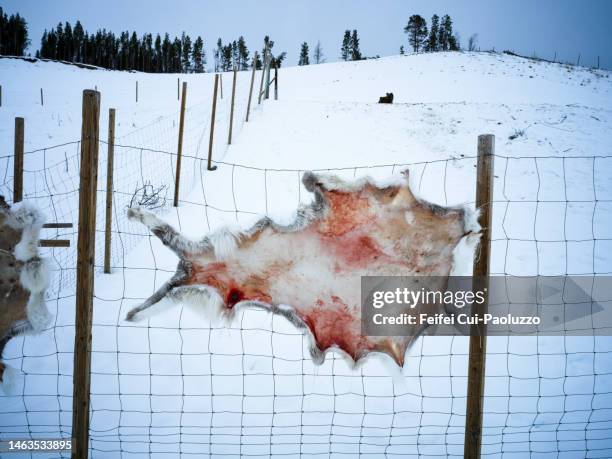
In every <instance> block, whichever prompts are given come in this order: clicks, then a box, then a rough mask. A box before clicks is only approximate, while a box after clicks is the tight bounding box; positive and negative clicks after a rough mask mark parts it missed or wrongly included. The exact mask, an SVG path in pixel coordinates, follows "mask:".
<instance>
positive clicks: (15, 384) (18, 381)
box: [0, 364, 23, 395]
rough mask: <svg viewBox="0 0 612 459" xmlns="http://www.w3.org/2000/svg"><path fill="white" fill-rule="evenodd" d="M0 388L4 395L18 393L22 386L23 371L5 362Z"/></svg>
mask: <svg viewBox="0 0 612 459" xmlns="http://www.w3.org/2000/svg"><path fill="white" fill-rule="evenodd" d="M0 388H1V389H2V392H3V393H4V395H18V394H19V393H20V392H21V389H22V388H23V373H21V371H19V370H18V369H17V368H14V367H11V366H10V365H6V364H5V365H4V372H3V373H2V384H0Z"/></svg>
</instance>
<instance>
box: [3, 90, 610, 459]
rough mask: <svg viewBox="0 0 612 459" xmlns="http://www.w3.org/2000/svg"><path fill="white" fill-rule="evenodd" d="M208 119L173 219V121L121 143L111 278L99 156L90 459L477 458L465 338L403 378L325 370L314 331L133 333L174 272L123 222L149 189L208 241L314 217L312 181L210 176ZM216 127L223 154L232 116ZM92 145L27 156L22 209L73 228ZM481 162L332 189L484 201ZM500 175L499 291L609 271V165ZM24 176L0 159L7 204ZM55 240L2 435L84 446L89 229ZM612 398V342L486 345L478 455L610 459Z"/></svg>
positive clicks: (425, 343)
mask: <svg viewBox="0 0 612 459" xmlns="http://www.w3.org/2000/svg"><path fill="white" fill-rule="evenodd" d="M239 87H240V86H239ZM227 99H229V98H228V97H226V98H225V99H224V100H227ZM208 110H209V107H207V106H204V105H202V106H201V107H199V106H194V107H191V109H190V110H189V112H188V113H189V114H190V115H189V116H190V117H191V119H193V120H196V119H197V120H200V121H199V122H198V123H195V122H194V123H192V124H191V125H192V126H194V127H193V129H192V130H191V131H189V133H188V134H187V135H186V138H187V139H189V140H188V141H187V143H186V149H185V150H184V151H185V154H184V155H183V175H182V176H183V179H182V191H181V199H180V206H179V207H178V208H174V207H171V206H170V199H171V197H172V189H173V184H174V171H175V167H176V152H175V145H176V140H177V139H176V126H175V125H174V123H175V122H176V120H177V119H178V116H177V115H175V114H173V115H170V116H168V117H167V118H164V119H161V120H158V122H157V123H155V124H153V125H151V126H147V127H144V128H141V129H139V130H138V131H135V132H133V133H131V134H128V135H125V136H124V137H122V138H118V139H117V144H116V145H115V181H114V187H113V227H112V240H113V243H112V257H111V266H112V273H111V274H109V275H103V274H101V271H102V265H103V263H102V255H103V239H104V205H103V204H104V199H105V192H106V190H104V189H103V187H102V186H101V184H104V183H105V180H104V171H105V161H106V159H105V153H106V150H107V144H106V142H104V141H101V142H100V165H99V179H98V184H99V185H98V188H99V190H98V208H97V224H98V234H97V238H96V249H97V251H96V261H95V265H96V268H97V269H98V272H99V275H98V276H97V277H96V286H95V298H94V320H93V348H92V369H91V373H92V386H91V427H90V450H91V454H92V457H104V458H106V457H124V456H126V457H133V456H142V457H176V456H177V455H186V456H187V455H189V456H192V455H207V456H215V457H216V456H237V455H243V456H262V457H268V456H291V455H297V454H301V455H305V456H327V457H330V456H334V457H341V456H349V457H350V456H354V455H357V454H364V455H369V454H372V455H378V456H401V457H417V456H418V457H462V456H463V437H464V425H465V405H466V385H467V360H468V340H467V338H465V337H423V338H421V339H419V340H418V341H417V344H416V345H415V346H414V347H413V348H412V349H410V350H409V352H408V354H407V356H406V363H405V366H404V369H403V372H400V371H399V370H398V369H397V368H395V369H394V368H392V367H391V366H390V365H389V364H388V363H387V362H386V361H385V360H384V359H383V358H381V359H371V360H369V361H367V362H366V363H365V364H364V365H362V366H360V367H358V368H357V369H353V368H352V367H351V365H350V364H349V362H347V361H346V359H345V358H344V357H342V356H340V355H337V354H331V355H328V357H327V359H326V361H325V362H324V363H323V364H322V365H320V366H317V365H315V364H314V363H313V362H312V360H311V358H310V356H309V353H308V350H307V347H306V343H305V340H304V338H303V336H302V334H301V332H300V331H298V330H295V329H294V328H293V327H292V326H291V325H290V324H289V323H288V322H287V321H286V320H284V319H283V318H280V317H277V316H271V315H268V314H266V313H264V312H263V311H257V310H248V311H245V312H242V313H239V314H238V315H237V317H236V318H235V319H234V320H233V321H232V322H231V323H224V322H222V321H217V320H212V319H205V318H202V317H201V316H200V315H199V314H197V313H196V312H194V311H193V310H192V309H191V308H189V307H188V306H181V307H176V308H174V309H170V310H168V311H166V312H164V313H163V314H161V315H159V316H155V317H153V318H151V319H150V320H149V321H147V322H143V323H131V322H126V321H125V320H124V317H125V313H126V312H127V311H128V310H129V309H131V308H132V307H133V306H134V305H135V304H137V303H138V302H140V301H142V300H144V299H145V298H147V297H148V296H149V295H150V294H152V293H153V292H154V291H155V290H156V289H157V288H158V287H159V286H160V285H161V284H162V283H163V282H164V281H165V280H167V278H169V277H170V276H171V275H172V273H173V272H174V269H175V264H176V258H175V256H174V255H173V254H171V253H170V252H169V251H168V250H166V249H165V248H164V247H163V245H162V244H161V243H160V242H159V241H158V240H157V239H156V238H153V237H152V236H151V235H150V234H149V233H148V232H147V231H146V229H145V228H144V227H143V226H139V225H137V224H134V223H132V222H130V221H129V220H127V218H126V212H125V211H126V208H127V207H128V206H129V204H130V202H131V201H132V200H133V198H134V195H135V193H136V192H137V190H138V189H139V187H142V186H143V185H145V184H149V185H150V186H151V187H153V188H155V189H161V190H165V189H167V190H169V191H168V196H167V199H166V200H165V201H164V200H163V199H162V203H161V204H160V205H159V206H158V208H157V209H156V211H157V212H159V213H161V214H162V216H163V218H164V219H166V220H168V221H170V222H171V223H173V224H174V225H175V226H176V227H178V228H179V229H180V230H181V231H182V232H183V233H185V234H188V235H191V236H194V237H197V236H202V235H203V234H205V233H206V232H208V231H213V230H215V229H217V228H219V227H221V226H224V225H237V226H240V227H246V226H248V225H249V224H251V223H252V222H254V221H255V220H257V219H258V218H260V217H261V216H264V215H266V216H270V217H272V218H274V219H275V220H277V221H279V222H283V221H290V220H291V219H292V217H293V214H292V212H293V211H295V209H296V207H297V205H298V204H299V203H306V202H308V201H309V200H310V195H309V193H308V192H307V191H306V190H305V189H304V187H303V186H302V184H301V176H302V174H303V172H304V171H303V170H292V169H274V168H256V167H251V166H243V165H240V164H235V163H232V162H228V161H225V160H224V159H223V152H224V148H225V147H224V146H223V142H222V141H218V142H217V143H216V145H217V147H216V148H218V150H216V151H215V153H214V156H213V157H214V158H216V159H215V160H214V163H215V164H216V165H217V166H218V169H217V170H216V171H214V172H209V171H208V170H207V167H206V158H205V156H206V155H205V154H204V151H205V149H202V138H205V137H206V129H208V127H202V126H208V123H207V122H206V118H205V117H206V114H207V113H209V112H208ZM219 110H220V112H219V113H224V112H223V110H224V109H223V104H221V107H220V108H219ZM237 113H241V111H240V110H237ZM226 114H227V113H226ZM218 120H219V121H218V122H219V123H220V124H219V129H218V132H219V135H220V136H223V137H224V136H225V135H226V131H224V129H223V128H222V126H225V124H224V123H227V116H221V115H218ZM208 121H209V120H208ZM187 125H188V126H189V125H190V124H189V123H188V124H187ZM236 125H238V126H240V122H236V123H235V126H236ZM196 126H197V127H196ZM238 129H239V127H238ZM235 132H236V131H235ZM79 147H80V145H79V142H72V143H69V144H64V145H58V146H54V147H49V148H46V149H43V150H38V151H35V152H30V153H28V154H26V170H25V177H24V184H25V190H24V191H25V194H24V196H25V199H27V200H33V201H34V202H35V203H37V204H38V205H39V206H40V207H41V208H42V209H43V210H44V211H45V213H46V214H47V216H48V219H49V221H56V222H62V221H67V222H73V223H74V222H76V221H77V213H78V211H77V202H78V187H79V185H78V172H79V171H78V169H79V162H78V155H79ZM28 158H30V159H31V160H29V159H28ZM475 163H476V158H475V157H471V156H465V157H461V158H456V159H444V160H432V161H423V162H415V163H407V164H385V165H370V166H359V167H351V168H340V169H338V168H335V169H326V170H323V171H319V172H329V173H332V174H335V175H338V176H341V177H343V178H354V177H355V178H356V177H360V176H363V175H370V176H372V177H374V178H385V177H388V176H389V175H393V174H397V173H399V172H400V171H402V170H405V169H408V170H409V175H410V180H411V184H412V188H413V189H414V190H415V191H418V194H419V196H421V197H423V198H424V199H427V200H429V201H431V202H435V203H438V204H442V205H455V204H464V203H468V204H469V203H473V201H474V195H475V183H476V181H475V177H474V176H475ZM495 163H496V164H495V188H494V193H495V194H494V203H493V218H494V222H493V233H492V265H491V266H492V268H491V271H492V273H491V274H492V275H515V276H524V275H566V274H572V275H605V274H610V273H612V255H611V254H612V250H610V249H611V248H612V188H611V187H610V185H609V184H610V183H612V181H611V180H610V179H611V178H612V156H574V157H567V156H564V157H558V156H541V157H508V156H503V155H496V157H495ZM11 170H12V169H11V158H10V157H2V158H0V173H2V177H3V181H2V184H1V185H0V190H1V192H2V194H6V195H8V196H9V197H10V195H11V193H10V191H11V186H12V177H11ZM136 194H137V193H136ZM164 197H165V195H164ZM53 231H54V233H51V234H49V233H46V234H45V236H46V237H48V238H51V237H54V236H55V237H61V238H67V239H70V240H71V241H72V244H71V247H70V248H69V249H66V248H50V249H43V252H44V254H45V255H47V256H49V257H50V258H51V259H52V261H53V265H54V268H55V276H54V282H53V284H52V286H51V288H50V289H49V291H48V298H47V303H48V307H49V309H50V310H51V312H52V313H53V314H54V317H55V319H54V322H53V324H52V325H51V326H50V327H49V328H48V329H46V330H45V331H44V332H43V333H42V334H40V335H36V336H26V337H19V338H15V339H13V340H12V341H11V342H10V343H9V345H8V346H7V348H6V350H5V355H4V360H5V361H6V362H7V363H8V364H9V365H11V366H13V367H16V368H19V369H20V370H21V372H22V373H23V380H22V382H21V384H20V385H19V392H18V393H17V394H14V395H4V396H2V398H0V400H1V402H0V437H1V438H24V437H25V438H41V437H45V438H49V437H55V436H63V437H69V436H70V432H71V409H72V360H73V337H74V294H75V292H74V279H75V269H76V252H75V247H76V243H75V242H76V232H77V228H74V229H70V230H63V229H58V230H53ZM593 327H594V328H595V327H597V324H593ZM611 382H612V339H611V338H609V337H606V336H588V337H545V336H535V337H495V338H489V345H488V352H487V374H486V386H485V387H486V399H485V409H484V425H483V455H484V456H491V457H525V456H533V457H609V455H610V452H611V451H612V442H611V440H610V438H612V395H611V393H610V390H609V387H610V383H611ZM52 456H55V457H57V456H60V457H61V456H62V455H61V454H59V453H58V454H54V455H52ZM37 457H38V456H37Z"/></svg>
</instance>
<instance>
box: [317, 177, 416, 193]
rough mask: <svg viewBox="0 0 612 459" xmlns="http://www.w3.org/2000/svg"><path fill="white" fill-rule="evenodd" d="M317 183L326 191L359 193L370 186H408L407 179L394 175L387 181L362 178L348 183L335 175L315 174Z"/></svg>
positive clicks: (386, 179)
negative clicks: (358, 191)
mask: <svg viewBox="0 0 612 459" xmlns="http://www.w3.org/2000/svg"><path fill="white" fill-rule="evenodd" d="M315 176H316V177H317V181H318V182H319V183H320V184H321V185H323V187H324V188H325V189H326V190H330V191H332V190H336V191H346V192H350V191H357V190H360V189H362V188H363V187H364V186H366V185H368V184H370V185H373V186H375V187H377V188H387V187H389V186H402V185H406V177H405V176H398V175H392V176H391V177H387V178H385V179H374V178H372V177H370V176H367V175H366V176H364V177H360V178H358V179H356V180H351V181H347V180H344V179H342V178H340V177H337V176H335V175H327V174H315Z"/></svg>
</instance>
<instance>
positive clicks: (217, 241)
mask: <svg viewBox="0 0 612 459" xmlns="http://www.w3.org/2000/svg"><path fill="white" fill-rule="evenodd" d="M241 234H242V232H241V230H240V229H238V228H231V227H227V226H226V227H223V228H219V229H218V230H217V231H214V232H213V233H211V234H209V235H208V236H207V237H208V240H209V241H210V244H211V245H212V247H213V251H214V254H215V257H216V258H217V260H220V261H221V260H227V259H228V258H229V257H230V256H231V255H232V254H233V253H234V252H235V251H236V250H237V249H238V241H239V240H240V237H241Z"/></svg>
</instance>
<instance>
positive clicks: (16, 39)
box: [0, 7, 30, 56]
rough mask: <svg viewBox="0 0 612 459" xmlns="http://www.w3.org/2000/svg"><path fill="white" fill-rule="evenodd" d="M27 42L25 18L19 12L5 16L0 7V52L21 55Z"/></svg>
mask: <svg viewBox="0 0 612 459" xmlns="http://www.w3.org/2000/svg"><path fill="white" fill-rule="evenodd" d="M29 44H30V40H29V39H28V24H27V22H26V20H25V19H24V18H22V17H21V16H20V15H19V14H11V15H10V16H7V15H6V13H5V12H4V11H3V9H2V7H0V54H4V55H7V56H23V55H25V50H26V48H27V47H28V46H29Z"/></svg>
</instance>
